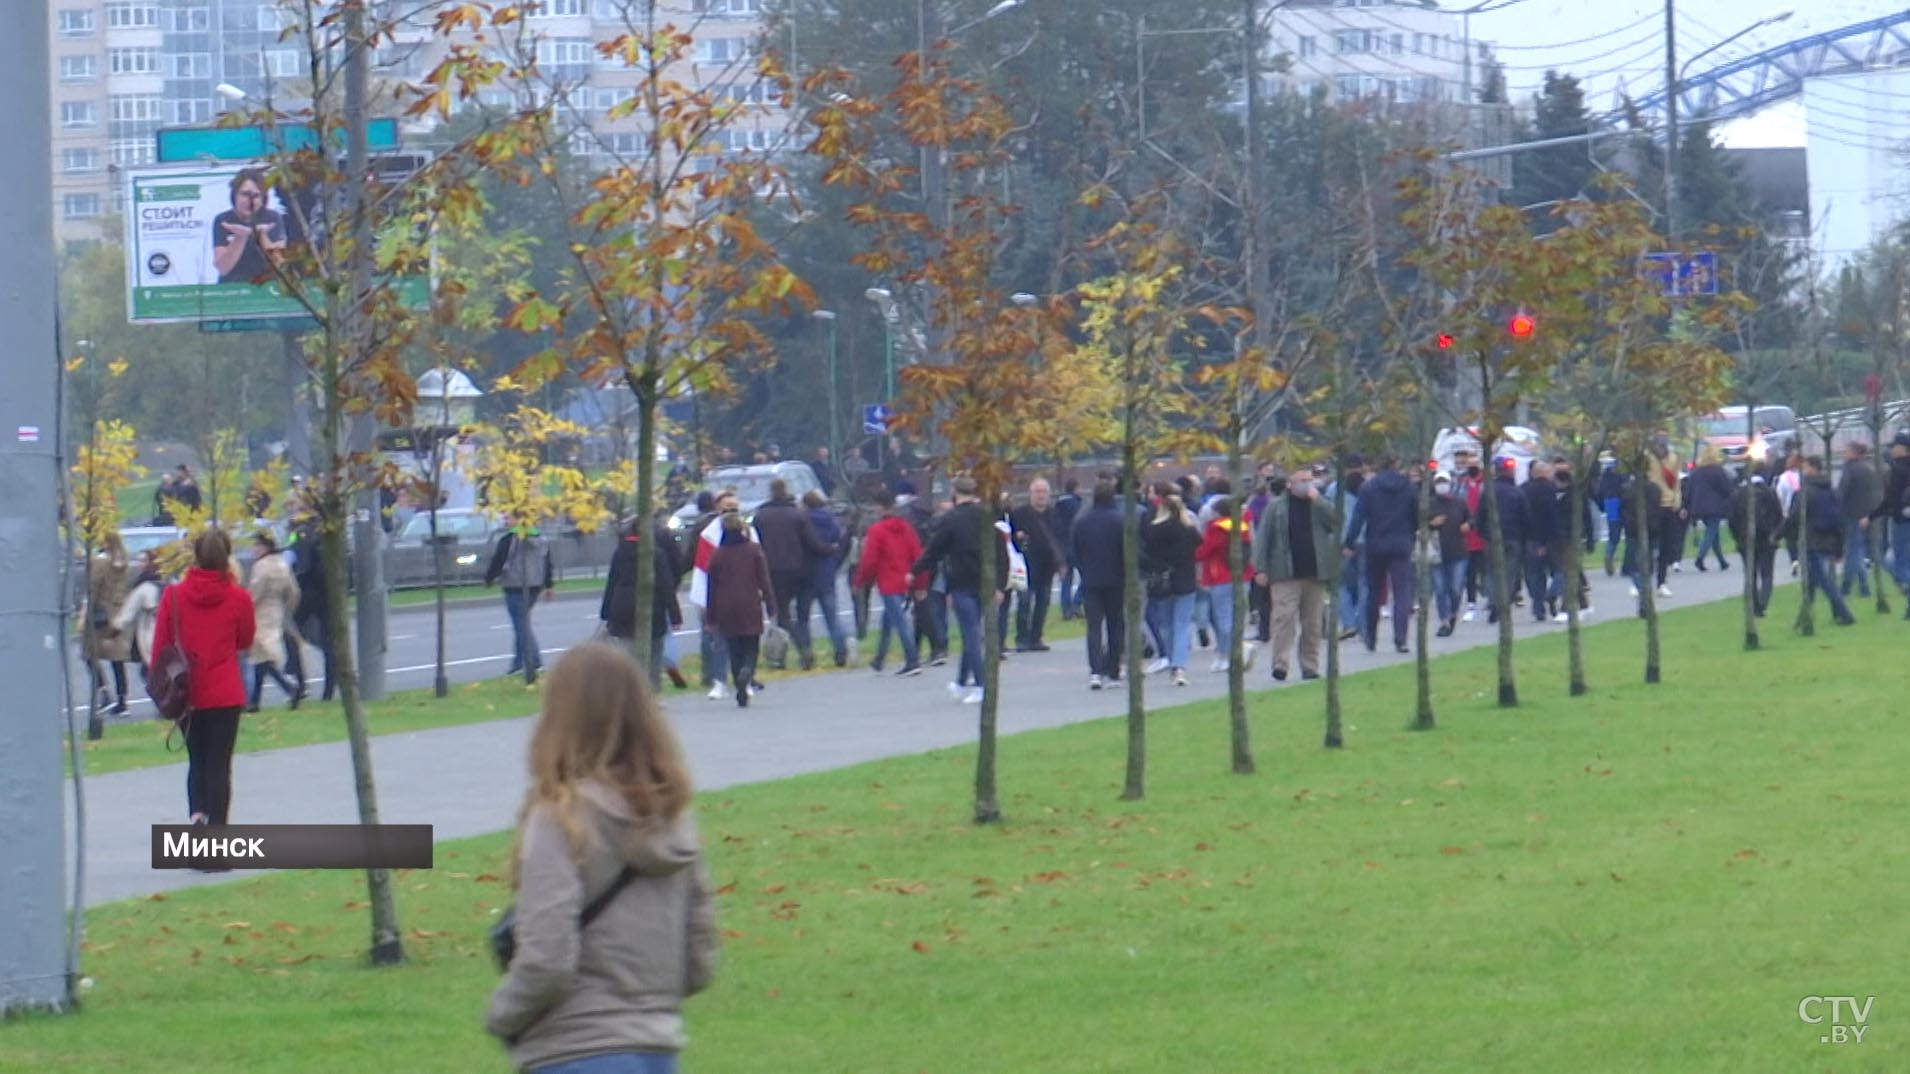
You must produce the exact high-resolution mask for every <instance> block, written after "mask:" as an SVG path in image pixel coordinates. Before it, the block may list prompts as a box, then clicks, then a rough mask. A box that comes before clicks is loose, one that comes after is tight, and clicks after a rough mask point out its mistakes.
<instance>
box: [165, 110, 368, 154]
mask: <svg viewBox="0 0 1910 1074" xmlns="http://www.w3.org/2000/svg"><path fill="white" fill-rule="evenodd" d="M366 134H367V135H368V138H369V142H370V146H371V151H372V152H374V153H376V152H379V151H380V150H388V149H396V148H397V147H398V121H397V120H395V119H374V120H372V121H371V122H370V123H368V124H366ZM333 140H334V141H335V142H337V143H339V146H340V148H343V144H344V139H343V138H340V137H337V136H334V138H333ZM158 141H159V144H158V153H159V157H158V159H159V162H160V163H161V164H183V163H190V162H195V161H199V162H203V161H208V160H259V159H261V158H263V157H269V156H271V155H272V154H273V153H275V152H297V151H298V150H301V149H310V148H312V147H313V146H315V145H317V144H318V136H317V135H316V134H315V133H313V131H312V128H311V127H309V126H307V125H305V124H303V123H281V124H278V125H277V126H274V127H269V128H268V127H167V128H165V129H163V130H161V131H160V132H159V134H158Z"/></svg>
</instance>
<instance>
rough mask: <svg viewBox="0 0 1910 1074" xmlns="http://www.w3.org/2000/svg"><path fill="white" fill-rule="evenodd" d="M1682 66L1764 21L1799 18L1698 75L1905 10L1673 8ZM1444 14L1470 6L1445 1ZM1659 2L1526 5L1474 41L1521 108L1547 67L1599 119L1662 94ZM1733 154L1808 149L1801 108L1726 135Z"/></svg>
mask: <svg viewBox="0 0 1910 1074" xmlns="http://www.w3.org/2000/svg"><path fill="white" fill-rule="evenodd" d="M1676 2H1677V5H1678V7H1677V12H1678V51H1679V54H1680V62H1682V61H1683V59H1685V58H1689V57H1692V56H1695V55H1697V54H1698V53H1700V52H1701V51H1703V50H1704V49H1706V48H1708V47H1710V46H1712V45H1714V44H1716V43H1717V42H1719V41H1721V40H1723V39H1725V38H1726V37H1729V36H1730V35H1732V34H1733V33H1736V32H1737V31H1738V30H1741V29H1743V28H1744V27H1745V26H1747V25H1749V24H1750V23H1753V22H1755V21H1757V20H1758V19H1759V18H1761V17H1763V16H1765V15H1773V14H1777V13H1778V12H1781V11H1784V10H1785V9H1787V8H1789V9H1791V10H1792V11H1793V12H1794V14H1793V15H1792V16H1791V18H1790V19H1788V20H1787V21H1785V22H1781V23H1778V24H1776V25H1773V26H1768V27H1765V28H1763V29H1761V30H1759V31H1757V32H1756V33H1753V34H1749V35H1747V36H1745V37H1743V38H1741V39H1739V40H1738V41H1737V42H1736V43H1734V44H1732V45H1730V46H1728V47H1726V48H1724V49H1722V50H1720V51H1719V52H1717V53H1714V54H1713V55H1711V56H1709V57H1706V58H1705V59H1703V60H1701V61H1699V63H1698V66H1697V67H1695V68H1693V69H1692V71H1691V72H1690V74H1692V75H1696V74H1699V73H1701V72H1703V71H1705V70H1708V69H1710V68H1711V67H1713V66H1715V65H1717V64H1721V63H1728V62H1730V61H1731V60H1733V59H1737V58H1740V57H1742V56H1746V55H1750V54H1752V53H1755V52H1760V51H1762V50H1764V49H1767V48H1774V47H1776V46H1779V45H1782V44H1784V43H1785V42H1787V41H1791V40H1794V39H1796V38H1799V37H1804V36H1808V35H1810V34H1813V33H1822V32H1825V31H1827V30H1835V29H1837V28H1838V27H1841V26H1848V25H1850V24H1851V23H1856V22H1862V21H1864V20H1866V19H1873V18H1877V17H1879V16H1882V15H1888V14H1891V13H1893V12H1897V11H1902V10H1904V4H1903V3H1902V2H1901V0H1676ZM1443 6H1445V7H1447V8H1458V7H1461V6H1465V5H1463V4H1461V3H1458V2H1456V0H1446V2H1445V3H1444V5H1443ZM1664 11H1665V8H1664V3H1663V0H1523V2H1520V3H1517V4H1515V5H1514V6H1512V7H1510V8H1507V9H1506V10H1503V11H1496V12H1493V13H1491V14H1486V15H1479V16H1476V17H1474V18H1473V20H1472V33H1473V36H1474V37H1475V38H1478V39H1480V40H1484V41H1491V42H1493V43H1495V44H1496V45H1497V46H1499V58H1500V60H1501V61H1503V62H1504V63H1505V64H1506V66H1507V79H1508V81H1509V82H1510V83H1511V87H1512V92H1513V96H1514V98H1515V99H1519V100H1523V99H1524V98H1526V97H1529V96H1530V95H1531V94H1532V92H1533V91H1534V90H1536V89H1537V87H1538V85H1539V84H1540V82H1541V81H1543V79H1544V77H1545V70H1546V68H1548V67H1558V68H1561V69H1564V70H1567V71H1569V72H1571V73H1573V74H1575V75H1578V76H1580V78H1581V79H1582V80H1583V81H1584V82H1585V83H1586V91H1587V92H1586V104H1587V106H1588V107H1590V108H1591V109H1592V110H1593V111H1594V112H1599V111H1604V110H1605V109H1608V108H1611V107H1613V106H1614V105H1615V104H1616V103H1617V98H1616V94H1617V93H1618V90H1619V88H1620V87H1621V86H1628V87H1629V88H1630V89H1631V90H1632V92H1633V93H1635V94H1642V93H1646V92H1650V91H1651V90H1654V89H1658V88H1660V87H1662V86H1663V85H1664V79H1665V66H1664V65H1665V54H1664V17H1665V16H1664ZM1725 138H1726V140H1727V141H1729V142H1731V143H1732V144H1736V145H1802V144H1804V137H1803V115H1802V110H1801V108H1799V107H1797V106H1795V105H1793V106H1791V107H1783V106H1779V107H1775V108H1772V109H1769V110H1767V111H1766V112H1765V113H1764V114H1762V115H1760V116H1758V117H1755V118H1753V119H1751V120H1747V121H1745V122H1743V123H1740V124H1736V125H1734V128H1733V129H1729V130H1727V131H1726V133H1725Z"/></svg>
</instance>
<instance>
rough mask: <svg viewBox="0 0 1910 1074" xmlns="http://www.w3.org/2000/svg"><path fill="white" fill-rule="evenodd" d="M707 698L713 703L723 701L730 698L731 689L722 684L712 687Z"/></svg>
mask: <svg viewBox="0 0 1910 1074" xmlns="http://www.w3.org/2000/svg"><path fill="white" fill-rule="evenodd" d="M705 696H707V697H708V698H709V699H710V700H711V701H721V700H723V699H724V698H726V697H728V696H730V690H729V687H727V686H724V685H723V684H722V683H720V682H719V683H717V684H716V685H715V686H712V687H710V692H709V693H708V694H707V695H705Z"/></svg>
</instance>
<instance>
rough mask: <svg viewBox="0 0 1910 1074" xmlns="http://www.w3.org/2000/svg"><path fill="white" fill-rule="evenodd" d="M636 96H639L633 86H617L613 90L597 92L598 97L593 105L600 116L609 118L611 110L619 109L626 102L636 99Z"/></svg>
mask: <svg viewBox="0 0 1910 1074" xmlns="http://www.w3.org/2000/svg"><path fill="white" fill-rule="evenodd" d="M636 95H637V91H636V89H635V88H634V87H631V86H617V87H614V88H611V89H600V90H597V91H596V96H595V98H594V99H593V101H592V103H593V104H594V105H596V111H597V114H598V115H600V116H607V115H609V114H610V110H611V109H613V108H615V107H617V106H618V105H620V104H622V103H623V102H625V101H628V100H630V99H632V98H634V97H635V96H636Z"/></svg>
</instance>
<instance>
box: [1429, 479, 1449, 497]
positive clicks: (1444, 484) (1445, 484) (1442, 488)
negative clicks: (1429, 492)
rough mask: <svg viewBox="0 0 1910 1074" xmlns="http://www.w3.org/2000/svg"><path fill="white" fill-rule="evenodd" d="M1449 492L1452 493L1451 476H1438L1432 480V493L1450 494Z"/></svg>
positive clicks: (1439, 494) (1438, 494)
mask: <svg viewBox="0 0 1910 1074" xmlns="http://www.w3.org/2000/svg"><path fill="white" fill-rule="evenodd" d="M1451 494H1452V479H1451V478H1448V477H1439V478H1435V479H1434V480H1433V495H1435V496H1450V495H1451Z"/></svg>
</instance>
